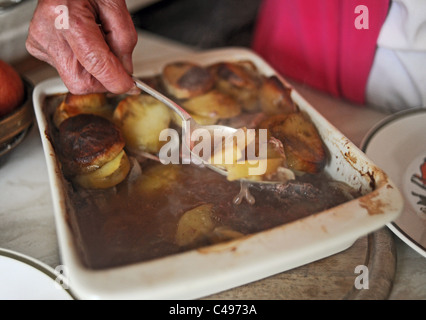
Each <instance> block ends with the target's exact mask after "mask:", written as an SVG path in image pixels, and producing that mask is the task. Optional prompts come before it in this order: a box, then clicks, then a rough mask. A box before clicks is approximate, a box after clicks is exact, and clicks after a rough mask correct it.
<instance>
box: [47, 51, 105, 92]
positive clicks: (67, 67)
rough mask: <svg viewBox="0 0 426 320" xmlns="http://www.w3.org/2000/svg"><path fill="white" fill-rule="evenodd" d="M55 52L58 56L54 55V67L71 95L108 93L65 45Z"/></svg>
mask: <svg viewBox="0 0 426 320" xmlns="http://www.w3.org/2000/svg"><path fill="white" fill-rule="evenodd" d="M55 50H57V51H58V53H59V54H57V55H56V57H57V58H56V60H55V62H54V67H55V68H56V70H57V71H58V73H59V76H60V77H61V79H62V80H63V82H64V84H65V86H66V87H67V88H68V90H69V91H70V92H71V93H73V94H87V93H94V92H106V91H108V90H107V89H106V88H105V87H104V86H103V85H102V84H101V83H100V82H99V81H98V80H97V79H96V78H95V77H94V76H93V75H92V74H90V73H89V72H88V71H87V70H86V69H85V68H84V67H83V66H82V65H81V63H80V62H79V60H78V59H77V57H76V56H75V55H74V52H73V51H72V50H71V48H70V47H69V46H68V45H67V44H62V46H61V47H57V48H56V49H55ZM51 54H53V52H51Z"/></svg>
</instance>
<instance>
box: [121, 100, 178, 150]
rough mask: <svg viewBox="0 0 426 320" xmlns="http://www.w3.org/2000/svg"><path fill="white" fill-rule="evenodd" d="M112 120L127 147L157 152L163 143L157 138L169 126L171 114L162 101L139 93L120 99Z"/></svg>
mask: <svg viewBox="0 0 426 320" xmlns="http://www.w3.org/2000/svg"><path fill="white" fill-rule="evenodd" d="M113 120H114V122H115V123H116V124H117V126H118V127H119V128H120V129H121V132H122V134H123V136H124V139H125V140H126V146H127V147H128V148H129V149H131V150H132V151H134V152H137V151H138V150H139V151H144V152H150V153H157V152H158V151H159V150H160V148H161V147H162V146H163V145H164V143H165V142H164V141H160V140H159V136H160V133H161V131H162V130H164V129H167V128H168V127H169V124H170V121H171V115H170V109H169V108H168V107H167V106H166V105H164V104H163V103H162V102H160V101H158V100H157V99H155V98H153V97H151V96H149V95H147V94H140V95H137V96H128V97H126V98H125V99H123V100H121V101H120V103H119V104H118V106H117V108H116V109H115V111H114V115H113Z"/></svg>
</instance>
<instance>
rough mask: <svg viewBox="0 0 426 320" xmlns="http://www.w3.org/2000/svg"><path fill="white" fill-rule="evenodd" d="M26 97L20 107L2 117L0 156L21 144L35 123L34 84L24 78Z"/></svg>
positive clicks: (0, 124) (0, 125)
mask: <svg viewBox="0 0 426 320" xmlns="http://www.w3.org/2000/svg"><path fill="white" fill-rule="evenodd" d="M22 80H23V82H24V86H25V98H24V102H23V103H22V105H21V106H20V107H18V108H17V109H15V110H14V111H13V112H11V113H9V114H7V115H5V116H3V117H1V118H0V157H1V156H3V155H5V154H6V153H8V152H10V151H11V150H12V149H14V148H15V147H16V146H17V145H19V144H20V143H21V142H22V141H23V140H24V138H25V137H26V135H27V133H28V132H29V130H30V128H31V126H32V125H33V123H34V110H33V103H32V92H33V85H32V84H31V83H30V82H29V81H28V80H26V79H24V78H22Z"/></svg>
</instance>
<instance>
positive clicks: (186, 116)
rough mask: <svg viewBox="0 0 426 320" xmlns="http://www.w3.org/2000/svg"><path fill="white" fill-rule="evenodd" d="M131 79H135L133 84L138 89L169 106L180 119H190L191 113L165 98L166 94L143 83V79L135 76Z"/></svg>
mask: <svg viewBox="0 0 426 320" xmlns="http://www.w3.org/2000/svg"><path fill="white" fill-rule="evenodd" d="M133 81H135V84H136V86H137V87H138V88H139V89H141V90H143V91H145V92H146V93H148V94H149V95H151V96H153V97H154V98H156V99H157V100H159V101H161V102H162V103H164V104H165V105H166V106H168V107H169V108H171V109H172V110H173V111H175V112H176V113H177V114H178V115H179V116H180V117H181V118H182V120H184V121H191V120H192V117H191V115H190V114H189V113H188V112H186V111H185V110H184V109H183V108H182V107H181V106H179V105H178V104H177V103H175V102H174V101H172V100H170V99H169V98H167V97H166V96H164V95H163V94H161V93H160V92H158V91H157V90H155V89H154V88H152V87H150V86H148V85H147V84H146V83H144V82H143V81H141V80H139V79H138V78H136V77H133ZM191 122H192V121H191Z"/></svg>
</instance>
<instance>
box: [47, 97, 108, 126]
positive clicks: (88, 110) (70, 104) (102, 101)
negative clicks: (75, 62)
mask: <svg viewBox="0 0 426 320" xmlns="http://www.w3.org/2000/svg"><path fill="white" fill-rule="evenodd" d="M113 111H114V109H113V107H112V106H111V105H110V104H108V101H107V99H106V96H105V94H104V93H90V94H84V95H74V94H72V93H70V92H68V93H67V94H66V95H65V96H64V100H63V101H62V102H61V104H60V105H59V106H58V107H57V108H56V110H55V113H54V114H53V123H54V124H55V126H56V127H57V128H59V126H60V124H61V123H62V121H64V120H65V119H67V118H69V117H72V116H75V115H77V114H80V113H85V114H95V115H98V116H102V117H104V118H107V119H111V117H112V113H113Z"/></svg>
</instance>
